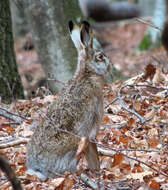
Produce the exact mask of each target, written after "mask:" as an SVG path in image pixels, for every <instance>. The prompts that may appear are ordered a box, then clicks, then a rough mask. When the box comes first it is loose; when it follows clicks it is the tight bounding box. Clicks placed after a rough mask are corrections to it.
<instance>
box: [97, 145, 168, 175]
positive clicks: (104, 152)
mask: <svg viewBox="0 0 168 190" xmlns="http://www.w3.org/2000/svg"><path fill="white" fill-rule="evenodd" d="M98 151H99V152H100V153H101V154H103V155H105V156H109V157H112V156H114V153H113V151H114V152H117V153H119V151H118V150H115V149H110V150H109V149H104V148H101V147H98ZM120 154H122V155H123V156H125V157H126V158H129V159H131V160H134V161H136V162H139V163H141V164H143V165H145V166H147V167H148V168H150V169H152V170H154V171H155V172H156V173H157V174H161V175H163V176H165V177H168V175H167V174H165V173H163V172H162V171H158V170H157V169H156V168H154V167H153V166H150V165H149V164H147V163H146V162H143V161H141V160H139V159H137V158H135V157H132V156H128V155H126V154H124V153H121V152H120Z"/></svg>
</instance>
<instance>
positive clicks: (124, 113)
mask: <svg viewBox="0 0 168 190" xmlns="http://www.w3.org/2000/svg"><path fill="white" fill-rule="evenodd" d="M147 27H148V26H147V25H144V24H142V23H140V22H137V21H135V20H130V21H126V22H120V24H114V23H109V24H104V25H102V24H101V25H99V26H98V25H96V31H97V34H98V35H99V38H100V39H101V41H102V42H103V44H106V46H105V47H104V51H105V53H106V54H107V55H108V56H109V57H110V59H111V62H112V63H113V64H114V65H115V67H116V68H117V69H118V70H119V71H121V72H122V74H124V75H125V76H126V77H127V78H128V80H126V81H124V82H122V81H120V80H117V81H116V82H114V83H113V84H106V85H105V86H104V119H103V122H102V125H101V130H100V132H99V133H98V134H97V146H98V150H99V153H100V156H99V159H100V163H101V170H100V172H99V173H96V172H94V171H92V172H91V171H87V170H86V169H85V165H86V163H85V160H84V159H81V161H80V163H79V167H78V168H80V170H78V172H77V173H75V174H74V175H70V174H69V173H66V174H65V175H64V176H58V177H56V178H55V179H48V180H46V181H41V180H40V179H38V178H37V176H35V175H34V176H31V175H28V174H26V165H25V160H26V143H27V141H28V140H29V139H30V137H31V135H32V134H33V129H34V128H35V127H37V126H38V122H39V117H40V116H41V113H46V111H47V106H48V105H49V104H50V103H52V102H53V101H54V100H55V99H56V98H57V95H43V96H37V97H35V95H38V94H39V93H38V92H35V91H36V88H37V87H38V86H37V84H39V81H41V80H43V79H44V78H45V75H44V72H43V70H42V68H41V65H40V64H39V62H38V58H37V54H36V52H35V51H34V49H31V48H30V45H32V44H31V43H32V42H31V40H30V39H29V36H27V37H25V38H23V39H20V40H19V41H17V42H16V56H17V61H18V66H19V73H20V75H21V78H22V82H23V85H24V88H25V94H26V95H27V97H30V96H32V94H31V93H32V91H33V92H35V93H34V94H33V96H34V97H33V98H32V99H27V100H18V101H17V102H15V103H12V104H10V105H4V104H2V103H1V105H0V106H1V107H0V108H3V109H6V110H8V111H9V112H8V114H10V113H17V114H18V115H21V116H22V117H18V116H16V115H15V116H14V115H13V116H12V118H13V121H11V120H9V119H8V118H7V117H2V116H0V126H1V128H0V153H2V154H3V155H4V156H5V157H6V158H7V159H8V160H9V162H10V165H11V166H12V168H13V169H14V170H15V172H16V174H17V176H18V178H19V179H20V181H21V183H22V186H23V189H26V190H33V189H35V190H40V189H42V190H45V189H46V190H54V189H58V190H68V189H74V190H75V189H76V190H78V189H79V190H80V189H88V190H89V189H102V190H105V189H107V190H108V189H109V190H117V189H122V190H129V189H130V190H133V189H134V190H143V189H145V190H152V189H153V190H154V189H163V190H166V189H168V160H167V157H168V90H167V89H168V69H167V68H166V65H168V61H167V56H166V52H165V51H164V48H163V47H160V48H156V49H152V50H150V51H143V52H139V51H137V50H136V48H137V46H138V44H139V43H140V41H141V39H142V37H143V35H144V33H145V31H146V29H147ZM6 114H7V112H6ZM81 173H82V174H81ZM0 189H5V190H7V189H10V183H9V182H8V180H7V179H6V177H5V176H4V174H3V173H2V172H1V171H0Z"/></svg>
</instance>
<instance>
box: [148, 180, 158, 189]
mask: <svg viewBox="0 0 168 190" xmlns="http://www.w3.org/2000/svg"><path fill="white" fill-rule="evenodd" d="M149 187H150V188H153V189H156V190H157V189H158V190H159V189H160V183H158V182H156V181H155V180H154V179H151V181H150V182H149Z"/></svg>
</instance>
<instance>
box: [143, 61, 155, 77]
mask: <svg viewBox="0 0 168 190" xmlns="http://www.w3.org/2000/svg"><path fill="white" fill-rule="evenodd" d="M155 73H156V67H155V66H154V65H152V64H148V65H147V66H146V68H145V74H144V76H143V78H144V79H145V80H146V79H147V78H150V79H151V80H152V79H153V77H154V75H155Z"/></svg>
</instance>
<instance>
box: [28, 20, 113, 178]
mask: <svg viewBox="0 0 168 190" xmlns="http://www.w3.org/2000/svg"><path fill="white" fill-rule="evenodd" d="M69 30H70V35H71V39H72V41H73V42H74V45H75V47H76V49H77V51H78V64H77V69H76V72H75V75H74V77H73V78H72V79H71V80H69V81H68V82H67V83H66V84H65V86H64V88H63V89H62V91H61V92H60V94H59V96H58V98H57V99H56V101H55V102H54V103H53V104H52V105H51V106H50V107H49V109H48V113H47V115H46V117H44V118H43V119H42V121H41V123H40V124H39V126H38V127H37V128H36V129H35V132H34V134H33V136H32V138H31V140H30V141H29V143H28V145H27V168H28V173H31V174H34V173H35V174H36V175H38V177H40V178H42V179H45V178H47V177H54V176H55V175H56V174H58V173H59V174H63V173H64V172H65V171H70V172H74V171H75V170H76V166H77V164H78V161H79V159H78V158H76V157H75V155H76V151H77V148H78V138H77V136H80V137H88V139H90V140H92V139H95V136H96V133H97V132H98V130H99V126H100V123H101V120H102V117H103V96H102V88H103V81H104V76H105V75H106V73H107V72H108V70H109V67H110V61H109V59H108V58H107V57H106V56H105V55H104V53H103V52H101V51H96V50H94V49H93V47H92V40H93V39H92V36H91V29H90V25H89V23H88V22H86V21H83V23H82V24H81V26H80V27H79V26H78V25H76V24H74V23H73V22H72V21H70V22H69ZM66 131H67V132H66ZM71 134H75V135H76V136H74V135H71ZM85 158H86V160H87V162H88V168H90V169H96V170H98V169H99V167H100V166H99V159H98V153H97V147H96V145H95V144H94V143H91V142H90V143H88V146H87V148H86V150H85Z"/></svg>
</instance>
